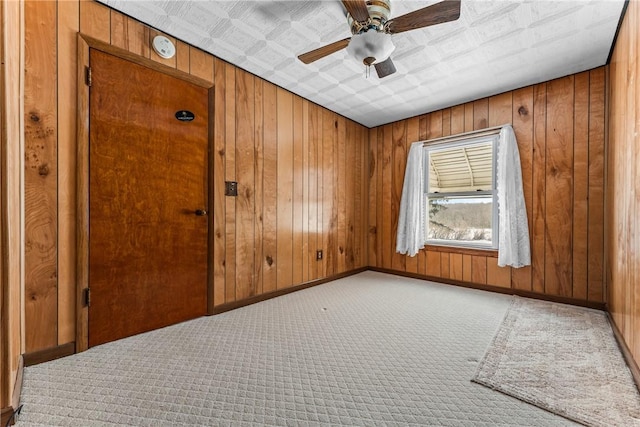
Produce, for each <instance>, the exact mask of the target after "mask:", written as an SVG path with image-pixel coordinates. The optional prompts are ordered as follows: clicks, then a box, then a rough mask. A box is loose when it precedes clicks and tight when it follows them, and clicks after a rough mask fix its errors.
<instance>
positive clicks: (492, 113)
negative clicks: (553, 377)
mask: <svg viewBox="0 0 640 427" xmlns="http://www.w3.org/2000/svg"><path fill="white" fill-rule="evenodd" d="M594 74H595V75H597V76H599V80H598V84H596V85H594V84H592V83H591V81H592V80H593V78H594V77H593V75H594ZM585 79H586V80H585ZM604 81H605V80H604V68H599V69H596V70H591V71H588V72H585V73H582V74H581V75H578V76H569V77H567V78H564V79H558V80H554V81H551V82H546V83H542V84H539V85H536V86H529V87H525V88H522V89H518V90H515V91H510V92H505V93H502V94H498V95H494V96H491V97H489V98H484V99H479V100H476V101H473V102H469V103H466V104H462V105H458V106H454V107H451V108H446V109H443V110H440V111H434V112H432V113H429V114H424V115H421V116H416V117H413V118H411V119H407V120H403V121H400V122H394V123H390V124H388V125H385V126H380V127H378V128H374V129H373V130H371V131H370V140H369V147H370V152H371V153H372V156H371V157H372V159H373V160H375V163H373V162H372V164H373V165H374V166H375V167H376V170H375V171H374V173H373V174H371V175H370V179H369V192H370V200H375V204H374V203H373V202H371V205H372V206H375V209H373V207H372V209H370V217H369V218H370V219H369V227H370V230H371V231H374V232H375V236H376V238H375V239H373V238H372V239H370V241H369V252H370V262H375V263H376V264H375V265H374V266H375V267H380V268H385V269H390V270H392V271H399V272H403V273H412V274H413V273H415V274H418V275H422V276H429V277H439V278H442V279H443V280H449V279H454V280H456V281H461V282H464V283H472V284H473V283H475V284H479V285H488V286H493V287H498V288H504V289H512V290H518V291H524V292H535V293H538V294H544V295H559V296H571V297H572V298H574V299H575V300H582V301H587V300H588V299H589V298H594V301H596V300H597V298H598V291H599V290H601V289H602V287H601V285H599V283H601V280H602V279H601V278H599V277H598V271H599V270H598V265H602V261H601V260H602V259H603V258H602V257H603V254H604V252H603V248H602V243H601V242H602V240H598V239H602V238H603V235H604V232H603V229H602V227H603V225H602V224H603V219H602V214H599V213H598V212H599V209H600V211H601V209H602V206H603V195H604V190H603V184H602V182H603V181H602V163H601V162H602V161H603V154H602V153H601V150H602V147H603V140H604V136H603V135H604V130H605V123H604V116H603V115H602V112H603V111H605V110H604V108H605V89H604V87H603V84H604ZM506 123H511V124H512V125H513V128H514V131H515V133H516V139H517V141H518V148H519V152H520V162H521V168H522V174H523V191H524V198H525V204H526V208H527V216H528V223H529V230H530V240H531V251H532V266H527V267H524V268H519V269H512V268H500V267H498V266H497V251H482V250H469V249H463V248H460V249H456V248H451V247H446V246H442V247H441V246H427V247H425V249H423V250H421V251H420V252H419V253H418V255H417V256H416V257H413V258H411V257H406V256H404V257H399V256H398V254H396V253H395V252H394V251H395V234H396V228H397V219H396V218H395V216H396V215H397V213H398V206H399V197H398V194H399V193H400V192H401V188H400V187H399V186H397V181H398V179H397V178H398V177H400V176H401V174H402V172H403V169H404V165H405V162H406V153H407V151H406V150H408V148H409V146H410V144H411V143H412V142H414V141H418V140H428V139H432V138H437V137H439V136H443V135H448V134H455V133H461V132H467V131H471V130H477V129H483V128H486V127H487V126H497V125H501V124H506ZM403 129H404V132H406V136H405V137H404V139H405V142H404V145H403V146H402V147H401V146H400V144H399V138H398V136H397V135H398V134H400V130H403ZM410 129H411V130H410ZM574 135H575V138H574ZM586 150H593V155H592V154H591V153H589V152H588V151H586ZM574 152H575V156H574ZM592 157H593V158H592ZM381 161H382V162H383V164H384V162H389V163H390V164H391V165H392V166H391V172H387V173H385V171H384V167H383V168H382V170H381V169H380V165H381ZM578 181H580V182H579V183H578ZM592 185H593V187H594V188H593V190H591V186H592ZM587 191H588V192H593V195H594V197H595V198H596V200H595V201H594V202H591V199H590V198H591V197H592V196H591V194H588V193H587ZM567 195H568V197H567ZM598 206H600V207H598ZM388 212H391V215H392V218H391V220H390V222H389V220H388V219H386V218H385V217H384V215H385V214H386V213H388ZM374 215H375V217H374ZM389 224H390V227H389ZM597 224H600V226H599V227H598V225H597ZM574 230H575V231H576V232H575V234H574ZM372 237H373V236H372ZM591 239H593V243H594V245H591V244H590V243H589V241H591ZM599 242H600V243H599ZM592 246H593V248H594V249H593V250H592V249H591V247H592ZM585 249H588V252H585ZM389 252H391V257H390V258H388V257H387V254H388V253H389ZM587 253H588V254H589V255H588V257H593V259H594V265H595V266H594V267H593V271H594V275H593V276H592V275H591V274H590V273H588V269H589V268H591V267H589V265H590V264H591V262H590V261H589V260H588V259H587ZM374 255H375V256H374ZM574 257H575V260H574ZM403 259H404V264H403ZM598 260H600V263H598ZM389 261H391V267H390V268H389V266H388V264H389ZM433 262H437V265H430V263H433ZM580 269H582V270H581V271H582V273H578V275H577V277H576V279H575V280H574V276H573V272H574V271H578V270H580ZM585 273H586V274H585ZM580 274H582V275H581V276H580ZM590 280H593V281H594V285H593V295H594V296H593V297H590V296H589V293H588V292H587V287H586V286H585V284H586V283H587V282H588V281H590Z"/></svg>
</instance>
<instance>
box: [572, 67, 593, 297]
mask: <svg viewBox="0 0 640 427" xmlns="http://www.w3.org/2000/svg"><path fill="white" fill-rule="evenodd" d="M588 157H589V72H588V71H587V72H584V73H580V74H576V75H575V77H574V115H573V221H572V225H573V242H572V250H573V253H572V257H573V265H572V267H571V268H572V273H573V274H572V275H573V292H572V295H573V297H574V298H578V299H581V300H586V299H587V262H588V258H587V243H588V240H587V234H588V231H587V227H588V211H587V209H588V206H589V201H588V200H587V198H588V196H589V170H588V167H589V165H588V163H589V159H588Z"/></svg>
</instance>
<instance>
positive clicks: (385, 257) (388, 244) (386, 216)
mask: <svg viewBox="0 0 640 427" xmlns="http://www.w3.org/2000/svg"><path fill="white" fill-rule="evenodd" d="M383 135H384V136H383V140H382V153H383V154H382V156H383V157H382V206H383V209H382V247H381V251H382V267H384V268H393V266H392V263H391V259H392V255H393V253H394V250H393V249H394V246H393V242H394V241H395V238H393V236H392V233H393V231H392V226H393V219H392V214H391V206H392V205H393V199H392V197H393V196H392V191H393V189H392V186H393V167H392V164H391V162H392V155H393V127H392V125H390V124H389V125H384V126H383Z"/></svg>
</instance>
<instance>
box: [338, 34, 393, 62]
mask: <svg viewBox="0 0 640 427" xmlns="http://www.w3.org/2000/svg"><path fill="white" fill-rule="evenodd" d="M395 48H396V47H395V46H394V44H393V42H392V41H391V34H387V33H381V32H378V31H366V32H363V33H360V34H354V35H353V36H351V40H350V41H349V46H347V53H348V54H349V55H351V57H352V58H354V59H355V60H356V61H358V63H360V64H365V65H372V64H377V63H379V62H382V61H385V60H386V59H387V58H389V56H390V55H391V53H392V52H393V51H394V50H395ZM371 58H375V61H374V62H371ZM365 61H366V62H365Z"/></svg>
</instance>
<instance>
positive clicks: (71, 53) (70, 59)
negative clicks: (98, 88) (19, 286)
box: [57, 1, 80, 344]
mask: <svg viewBox="0 0 640 427" xmlns="http://www.w3.org/2000/svg"><path fill="white" fill-rule="evenodd" d="M57 5H58V58H66V59H65V60H60V59H58V74H57V76H58V104H57V108H58V165H59V168H58V344H65V343H69V342H72V341H74V340H75V330H76V328H75V306H76V286H75V284H76V262H75V261H76V244H75V242H76V169H77V168H76V153H77V145H76V131H77V124H76V117H77V114H78V113H77V111H78V110H77V96H76V94H77V92H76V74H77V72H78V71H77V70H78V51H77V49H78V48H77V45H78V41H77V33H78V31H79V29H80V27H79V14H80V4H79V3H78V2H77V1H73V2H58V3H57Z"/></svg>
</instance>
